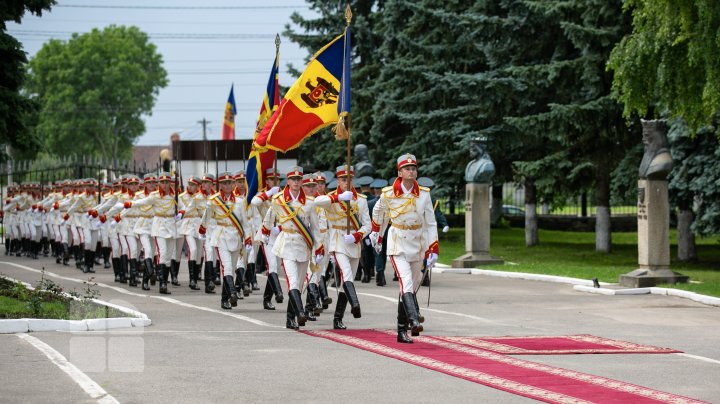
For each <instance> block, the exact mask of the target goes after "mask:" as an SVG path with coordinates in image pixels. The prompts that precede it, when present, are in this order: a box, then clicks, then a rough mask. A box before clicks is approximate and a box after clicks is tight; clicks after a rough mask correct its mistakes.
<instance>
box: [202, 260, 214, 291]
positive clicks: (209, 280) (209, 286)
mask: <svg viewBox="0 0 720 404" xmlns="http://www.w3.org/2000/svg"><path fill="white" fill-rule="evenodd" d="M213 277H214V274H213V263H212V262H209V261H206V262H205V273H204V274H203V278H204V279H205V293H215V285H214V284H213Z"/></svg>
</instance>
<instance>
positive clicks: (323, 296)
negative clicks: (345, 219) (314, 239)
mask: <svg viewBox="0 0 720 404" xmlns="http://www.w3.org/2000/svg"><path fill="white" fill-rule="evenodd" d="M315 183H316V184H317V186H316V187H315V196H316V197H318V196H320V195H327V190H326V189H325V185H326V184H327V178H325V174H323V173H322V172H321V171H318V172H316V173H315ZM320 209H321V211H323V212H324V211H325V210H324V209H322V208H320ZM323 215H324V213H323ZM320 225H321V228H320V231H321V232H322V233H323V234H327V229H328V228H327V226H328V224H327V220H325V221H324V226H323V223H320ZM331 265H332V264H330V254H325V255H324V256H323V260H322V261H321V262H320V263H319V264H318V267H320V271H318V272H317V273H316V276H317V277H318V278H319V279H318V280H317V281H318V282H317V284H318V293H319V294H320V303H321V305H322V306H321V307H322V309H323V310H324V309H327V308H328V307H330V303H332V302H333V299H332V297H330V296H328V292H327V279H328V275H327V274H328V272H327V270H328V267H331Z"/></svg>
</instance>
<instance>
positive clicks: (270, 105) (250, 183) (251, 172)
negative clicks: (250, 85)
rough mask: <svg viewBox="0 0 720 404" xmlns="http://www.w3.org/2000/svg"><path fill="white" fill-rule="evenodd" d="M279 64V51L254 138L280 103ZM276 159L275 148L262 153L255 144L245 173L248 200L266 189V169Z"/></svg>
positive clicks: (254, 138)
mask: <svg viewBox="0 0 720 404" xmlns="http://www.w3.org/2000/svg"><path fill="white" fill-rule="evenodd" d="M279 66H280V55H279V53H278V54H276V55H275V62H274V63H273V67H272V69H271V70H270V78H269V79H268V83H267V88H266V89H265V96H264V97H263V102H262V105H261V106H260V115H259V116H258V119H257V123H256V125H255V134H254V135H253V140H256V139H257V138H258V135H259V134H260V131H261V130H262V128H263V127H264V126H265V124H266V123H267V121H268V120H269V119H270V117H271V116H272V115H273V113H274V112H275V111H276V110H277V107H278V104H279V103H280V86H279V85H278V71H279ZM274 160H275V150H268V151H266V152H264V153H261V152H260V151H258V150H257V148H256V147H255V144H253V146H252V150H251V151H250V157H249V158H248V164H247V172H246V173H245V179H246V181H247V201H248V202H250V201H251V200H252V198H253V196H255V194H257V193H258V192H259V191H260V190H263V189H265V170H267V169H268V168H271V167H272V166H273V162H274Z"/></svg>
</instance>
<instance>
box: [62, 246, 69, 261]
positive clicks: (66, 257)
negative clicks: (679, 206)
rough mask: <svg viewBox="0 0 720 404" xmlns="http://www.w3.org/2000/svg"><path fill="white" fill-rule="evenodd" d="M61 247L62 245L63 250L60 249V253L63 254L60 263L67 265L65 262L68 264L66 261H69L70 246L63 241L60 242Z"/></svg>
mask: <svg viewBox="0 0 720 404" xmlns="http://www.w3.org/2000/svg"><path fill="white" fill-rule="evenodd" d="M62 247H63V251H62V254H63V258H62V263H63V265H67V264H68V261H70V247H69V246H68V243H63V244H62Z"/></svg>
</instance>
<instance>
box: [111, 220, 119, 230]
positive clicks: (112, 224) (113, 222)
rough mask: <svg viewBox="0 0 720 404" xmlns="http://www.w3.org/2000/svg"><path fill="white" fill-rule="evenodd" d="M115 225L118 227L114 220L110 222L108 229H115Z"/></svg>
mask: <svg viewBox="0 0 720 404" xmlns="http://www.w3.org/2000/svg"><path fill="white" fill-rule="evenodd" d="M117 225H118V222H116V221H115V220H111V221H110V227H112V228H113V229H115V228H116V227H117Z"/></svg>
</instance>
